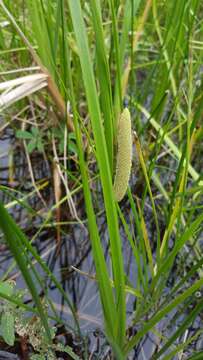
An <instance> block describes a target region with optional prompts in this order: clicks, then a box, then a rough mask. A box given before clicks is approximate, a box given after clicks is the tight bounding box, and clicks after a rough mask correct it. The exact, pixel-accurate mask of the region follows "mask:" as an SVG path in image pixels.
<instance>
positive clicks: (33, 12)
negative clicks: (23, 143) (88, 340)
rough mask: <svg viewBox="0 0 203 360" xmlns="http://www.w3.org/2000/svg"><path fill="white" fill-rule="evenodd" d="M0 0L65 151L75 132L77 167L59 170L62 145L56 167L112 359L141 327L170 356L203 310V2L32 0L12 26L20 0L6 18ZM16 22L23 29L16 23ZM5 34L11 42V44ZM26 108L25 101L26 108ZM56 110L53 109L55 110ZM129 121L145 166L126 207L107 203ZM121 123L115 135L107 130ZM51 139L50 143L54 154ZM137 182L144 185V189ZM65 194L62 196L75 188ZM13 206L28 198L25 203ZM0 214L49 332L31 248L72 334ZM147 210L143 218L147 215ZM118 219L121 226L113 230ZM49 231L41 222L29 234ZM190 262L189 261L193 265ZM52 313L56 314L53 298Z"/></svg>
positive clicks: (126, 160)
mask: <svg viewBox="0 0 203 360" xmlns="http://www.w3.org/2000/svg"><path fill="white" fill-rule="evenodd" d="M107 3H108V5H107ZM2 4H3V3H2V2H0V5H1V7H2V9H3V12H2V14H1V16H2V19H4V20H5V14H6V16H7V17H8V19H9V22H10V23H9V25H8V26H7V27H6V28H5V29H4V28H2V29H1V32H0V34H1V36H0V47H1V49H6V51H8V52H9V53H12V51H14V45H13V43H14V44H15V43H17V44H18V45H19V44H20V47H21V48H22V47H23V46H26V51H27V52H26V56H24V57H23V56H22V55H20V51H19V53H18V52H17V54H18V60H19V63H22V65H27V62H28V59H29V61H30V58H31V59H32V61H34V62H36V63H37V64H38V66H39V65H40V71H41V70H42V71H43V72H44V73H45V74H46V83H45V84H44V86H47V88H48V90H49V94H50V95H51V96H52V99H51V98H49V97H47V94H46V93H44V92H43V93H42V92H41V93H40V96H41V97H40V106H42V107H43V106H45V105H46V106H47V104H48V107H49V106H50V108H51V106H53V105H54V103H55V104H56V107H55V109H56V108H58V111H56V114H55V113H54V115H55V117H57V118H58V119H59V118H61V117H62V118H63V120H64V122H63V126H67V131H66V132H65V135H64V136H65V141H64V143H65V144H67V146H68V147H69V148H70V146H71V145H70V143H68V129H70V128H71V131H74V136H75V137H74V139H75V140H74V141H75V147H76V149H77V151H76V152H75V153H74V158H75V159H74V160H75V164H76V165H77V174H75V173H74V172H73V170H72V169H71V168H67V157H68V160H72V158H71V157H70V155H69V152H68V151H67V149H66V146H64V153H63V154H62V155H63V158H62V160H61V158H60V159H57V161H58V162H61V164H60V165H61V166H60V170H61V177H62V178H63V181H64V179H67V178H68V176H69V177H70V178H71V180H72V181H73V182H72V183H73V184H74V186H75V187H74V186H73V190H72V192H74V191H75V188H76V189H79V190H78V191H81V189H82V191H83V196H84V200H85V211H86V212H85V214H86V215H84V216H86V218H85V221H87V223H88V231H89V235H90V240H91V248H92V256H93V259H94V263H95V269H96V281H97V284H98V290H99V297H100V301H101V306H102V313H103V320H104V325H105V333H106V337H107V339H108V342H109V344H110V345H111V348H112V351H113V352H114V354H115V356H116V358H118V359H125V358H127V356H128V354H129V353H130V352H131V351H133V349H134V348H136V347H138V346H139V345H140V344H141V341H142V340H143V339H145V337H146V336H147V335H148V334H149V333H155V334H156V336H157V342H158V343H159V346H158V348H157V349H156V350H155V352H154V354H153V355H152V359H158V358H160V357H161V356H166V358H167V359H172V358H173V357H174V356H175V355H176V354H182V353H183V352H184V351H185V349H189V344H190V340H191V339H192V337H191V336H189V335H188V339H187V341H186V342H185V343H184V344H181V345H180V339H181V336H183V335H185V334H186V331H187V329H188V327H189V325H190V324H191V323H192V322H193V321H195V319H197V317H198V315H199V314H200V312H201V310H202V307H203V305H202V302H201V301H197V302H196V303H194V301H193V300H194V294H195V292H196V291H197V290H199V289H201V287H202V286H203V280H202V265H203V264H202V262H203V261H202V257H201V243H200V238H201V224H202V221H203V215H202V203H201V196H202V180H201V166H200V164H201V159H202V149H201V146H200V145H201V138H202V126H201V111H202V109H203V95H202V89H201V86H199V83H200V82H201V79H200V72H201V71H200V67H201V59H202V40H201V35H202V29H201V28H200V19H201V14H202V13H203V8H202V3H201V1H200V0H194V1H183V0H170V1H168V2H165V3H163V2H162V1H159V0H153V1H150V0H147V1H146V2H140V1H131V0H126V2H118V1H113V0H109V1H108V2H106V1H103V0H101V1H95V0H91V1H89V2H82V1H75V0H69V1H67V2H65V1H62V0H61V1H55V0H52V1H48V0H47V1H44V2H42V1H41V0H36V1H34V2H33V1H31V0H29V1H27V4H26V14H27V17H26V18H24V23H23V24H22V23H20V22H21V21H22V13H21V7H20V5H19V4H20V2H16V3H15V10H16V12H15V18H14V17H13V16H12V15H11V11H10V10H11V9H9V1H4V6H2ZM13 15H14V14H13ZM148 15H150V16H149V17H147V16H148ZM12 26H14V28H15V30H16V32H15V31H13V28H12ZM23 27H24V29H25V30H26V31H24V32H26V36H25V34H24V33H23V32H22V30H21V29H22V28H23ZM11 38H12V39H13V42H10V39H11ZM2 51H3V50H2ZM16 56H17V55H16ZM13 59H15V57H14V56H13V57H12V56H11V64H12V66H13V67H14V66H15V62H14V61H13ZM7 65H8V62H7V60H4V62H3V63H2V65H1V66H3V67H6V66H7ZM22 68H23V66H22ZM22 72H23V71H22ZM22 75H23V74H22ZM3 76H4V75H3ZM10 76H11V75H10V74H9V77H10ZM3 80H5V79H3ZM5 95H6V94H5ZM124 96H126V97H127V98H128V99H129V110H128V109H124V111H123V112H122V113H121V107H122V101H123V97H124ZM24 101H25V100H24ZM67 104H68V106H66V105H67ZM15 106H16V107H12V108H11V107H10V108H9V111H10V112H11V113H12V111H13V112H15V110H16V109H18V110H20V109H21V107H22V102H19V103H18V104H16V103H15ZM18 106H19V108H18ZM34 106H36V107H37V106H39V103H38V102H37V101H36V102H35V103H34ZM34 106H33V105H32V107H31V109H32V112H31V113H32V114H33V107H34ZM1 110H2V113H3V115H4V116H5V118H6V117H8V113H6V112H5V108H4V109H3V108H2V109H1ZM7 111H8V109H7ZM119 113H121V115H120V118H119V116H118V114H119ZM130 114H131V115H130ZM54 115H53V113H52V112H51V116H53V117H54ZM26 120H27V119H26ZM26 120H25V122H26ZM28 120H29V119H28ZM54 120H55V118H54ZM37 121H39V120H37ZM44 121H46V120H44ZM60 121H61V120H60ZM67 121H68V125H67ZM131 123H132V128H135V129H136V132H137V137H136V145H137V152H138V155H139V159H140V164H141V169H140V171H139V173H137V174H136V181H135V182H134V183H133V186H132V187H131V188H130V187H129V189H128V192H127V194H128V198H127V196H126V203H125V205H126V206H124V207H122V206H120V204H116V202H115V199H116V200H117V202H120V201H121V200H122V199H123V198H124V195H125V193H126V189H127V186H128V182H129V176H130V171H131V162H132V138H131V136H132V135H131ZM54 124H55V127H59V126H60V125H59V124H60V122H59V121H54ZM70 124H71V126H70ZM117 129H118V136H115V135H116V133H117ZM50 132H51V136H50V138H51V139H53V138H54V131H53V129H51V128H50ZM116 139H118V140H116ZM117 143H118V152H117V164H116V174H115V180H114V184H112V174H113V149H114V146H115V145H117ZM54 144H55V143H54ZM57 146H59V145H58V144H57V142H56V145H55V148H54V149H55V150H56V151H55V152H57ZM144 148H145V149H146V150H147V151H146V152H145V151H143V149H144ZM47 149H48V146H47ZM67 154H68V155H67ZM49 159H50V161H51V162H52V161H53V160H56V159H53V154H52V151H49ZM92 163H93V164H94V167H93V169H94V172H92ZM133 172H134V169H132V173H133ZM132 178H133V176H132ZM137 178H138V180H139V181H140V183H141V185H142V186H141V187H140V188H141V191H140V188H139V187H138V186H137ZM63 181H61V182H59V183H63ZM94 183H96V184H97V185H98V187H97V188H98V189H101V191H102V195H103V199H104V203H103V204H102V211H103V213H104V217H105V221H106V227H107V229H108V239H109V254H110V257H109V258H110V261H109V262H108V263H107V261H106V258H105V252H104V250H103V244H102V234H101V231H100V230H101V229H100V228H99V226H98V221H97V220H98V213H99V211H100V210H101V209H100V203H99V204H98V198H101V196H100V194H99V196H97V195H98V194H97V193H96V191H93V190H92V189H94V187H93V186H92V184H94ZM6 190H7V191H8V190H9V187H8V189H6ZM4 191H5V189H4ZM35 191H36V189H35ZM76 192H77V191H76ZM67 194H68V196H70V194H71V190H70V192H69V191H68V192H67ZM22 199H24V196H23V195H22ZM22 199H21V200H22ZM128 200H129V201H128ZM16 201H17V200H15V204H16ZM66 201H67V197H64V198H60V199H59V197H56V204H55V205H54V206H53V207H52V209H51V210H50V211H47V212H46V210H45V209H41V212H42V213H43V214H45V215H46V216H45V215H44V217H45V218H46V219H51V220H52V222H53V220H54V215H53V213H54V210H55V209H56V208H59V207H60V204H61V202H66ZM17 203H18V201H17ZM19 203H20V204H21V205H22V204H24V203H23V201H20V202H19ZM76 208H77V202H76ZM126 208H128V210H129V211H128V212H127V211H126ZM76 210H77V209H76ZM0 211H1V215H3V216H2V217H1V218H0V219H1V220H0V226H1V228H2V230H3V232H4V233H5V237H6V239H7V243H8V245H9V247H10V249H11V251H12V252H13V255H14V257H15V260H16V262H17V264H18V266H19V268H20V270H21V272H22V274H23V276H24V278H25V280H26V282H27V286H28V288H29V290H30V292H31V295H32V298H33V300H34V301H35V303H36V307H37V309H38V314H39V315H40V316H41V320H42V323H43V325H44V327H45V329H46V331H47V336H48V337H49V338H50V334H49V329H48V323H47V321H46V317H45V315H44V312H43V309H42V307H41V303H40V302H39V300H38V297H37V291H36V286H35V283H34V282H33V279H32V276H35V278H36V279H37V281H38V283H39V284H40V286H42V284H43V281H42V279H41V278H40V277H39V276H38V274H37V273H36V271H35V267H34V266H33V264H32V262H31V261H30V258H29V256H28V254H31V255H32V256H33V257H34V259H35V260H36V262H37V263H38V264H39V265H40V266H41V267H42V268H43V271H44V272H45V273H46V275H47V276H49V277H50V278H51V279H52V281H53V282H54V283H55V284H56V286H57V288H58V289H59V291H60V292H61V293H63V295H64V296H66V302H67V304H68V306H69V308H70V309H71V312H72V316H73V318H74V321H75V326H76V329H77V330H78V332H79V324H78V321H77V316H76V313H75V308H74V306H73V305H72V303H71V301H70V300H69V297H68V296H67V294H64V291H63V289H62V288H61V286H60V284H59V283H58V282H57V280H56V278H55V277H54V276H53V274H52V273H51V271H50V270H49V269H48V268H47V266H46V265H45V264H44V262H43V261H42V259H41V258H40V256H38V254H37V253H36V252H35V250H34V248H33V247H32V246H31V245H30V243H29V241H28V240H27V238H25V237H24V235H23V234H22V232H20V230H19V228H18V227H17V226H16V224H15V223H14V222H12V220H11V219H10V217H8V214H7V213H6V212H5V209H4V207H2V206H1V207H0ZM129 213H130V216H131V218H130V220H129V218H128V214H129ZM146 214H150V220H149V219H147V217H146ZM51 220H50V221H51ZM58 220H60V219H58ZM119 220H121V222H122V227H123V230H124V232H123V231H122V232H121V226H120V221H119ZM57 222H59V221H57ZM8 225H9V226H8ZM45 226H46V220H45V221H43V222H42V226H41V228H40V230H39V232H37V233H36V234H35V237H37V236H39V234H40V232H41V231H43V229H44V227H45ZM150 226H151V228H150ZM58 231H59V232H60V231H63V232H66V231H67V229H66V228H63V226H61V225H60V228H59V227H58ZM121 234H124V236H122V237H121ZM59 237H60V236H59ZM123 237H124V239H123ZM123 242H124V244H125V246H126V244H129V246H130V247H131V249H132V259H133V260H132V263H133V264H136V270H137V272H136V273H135V271H134V270H133V271H132V273H133V275H132V277H131V278H130V277H129V276H128V273H127V271H126V266H125V265H124V264H125V259H124V250H123ZM18 246H20V249H21V250H22V252H21V253H19V251H18ZM185 251H187V254H188V256H187V258H186V257H185V253H184V252H185ZM182 257H183V260H184V261H183V263H184V264H185V265H184V269H183V271H182V272H181V275H180V276H179V278H178V280H177V281H175V283H174V284H173V285H172V286H171V288H170V291H169V292H168V293H167V295H166V290H167V288H168V286H167V281H168V280H169V279H170V278H171V277H172V275H173V273H174V272H175V271H176V270H177V269H176V268H178V266H179V263H178V261H179V258H180V259H182ZM25 259H26V261H27V262H28V264H29V271H28V269H27V268H26V262H25ZM187 261H190V264H192V265H191V268H190V270H188V264H187ZM131 266H132V264H130V268H131V269H134V268H133V267H131ZM126 293H128V294H129V293H130V294H131V295H130V296H131V297H132V298H133V301H134V304H135V309H134V313H133V314H131V315H132V316H131V318H130V322H131V323H130V326H129V322H127V321H126V319H127V312H126V303H127V298H128V296H127V295H126ZM193 303H194V304H193ZM190 304H191V305H192V304H193V305H194V306H193V308H192V307H191V310H188V311H184V308H186V307H187V308H188V306H189V305H190ZM50 308H52V310H53V304H52V302H51V301H50ZM171 313H174V314H175V316H176V317H177V319H179V320H180V325H179V326H178V329H177V330H175V331H174V332H173V333H169V332H167V328H170V326H172V325H173V318H171V319H170V317H168V316H169V315H170V314H171ZM183 314H184V316H182V315H183ZM181 316H182V317H181ZM164 320H165V321H166V320H167V325H166V326H165V329H163V331H162V333H159V332H158V331H157V326H158V325H159V324H160V323H163V321H164ZM127 330H129V332H130V330H133V331H134V330H135V332H136V334H135V335H132V336H131V337H129V336H128V331H127ZM133 331H132V333H133ZM187 334H188V333H187ZM143 351H144V350H143ZM150 356H151V355H150Z"/></svg>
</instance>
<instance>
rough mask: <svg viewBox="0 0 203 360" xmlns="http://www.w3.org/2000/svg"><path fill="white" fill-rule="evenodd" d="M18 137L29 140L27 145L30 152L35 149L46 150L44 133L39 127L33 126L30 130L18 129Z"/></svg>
mask: <svg viewBox="0 0 203 360" xmlns="http://www.w3.org/2000/svg"><path fill="white" fill-rule="evenodd" d="M16 137H17V138H18V139H23V140H29V142H28V145H27V149H28V152H29V153H32V152H33V151H34V150H38V151H39V152H43V151H44V143H43V138H42V133H41V131H40V130H39V128H38V127H35V126H32V127H31V129H30V131H26V130H17V131H16Z"/></svg>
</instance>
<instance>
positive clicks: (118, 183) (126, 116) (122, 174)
mask: <svg viewBox="0 0 203 360" xmlns="http://www.w3.org/2000/svg"><path fill="white" fill-rule="evenodd" d="M117 142H118V151H117V159H116V174H115V179H114V186H113V188H114V194H115V198H116V200H117V201H121V200H122V199H123V197H124V195H125V193H126V190H127V187H128V182H129V178H130V172H131V166H132V133H131V117H130V112H129V110H128V109H127V108H125V109H124V110H123V112H122V113H121V115H120V118H119V122H118V135H117Z"/></svg>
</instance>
